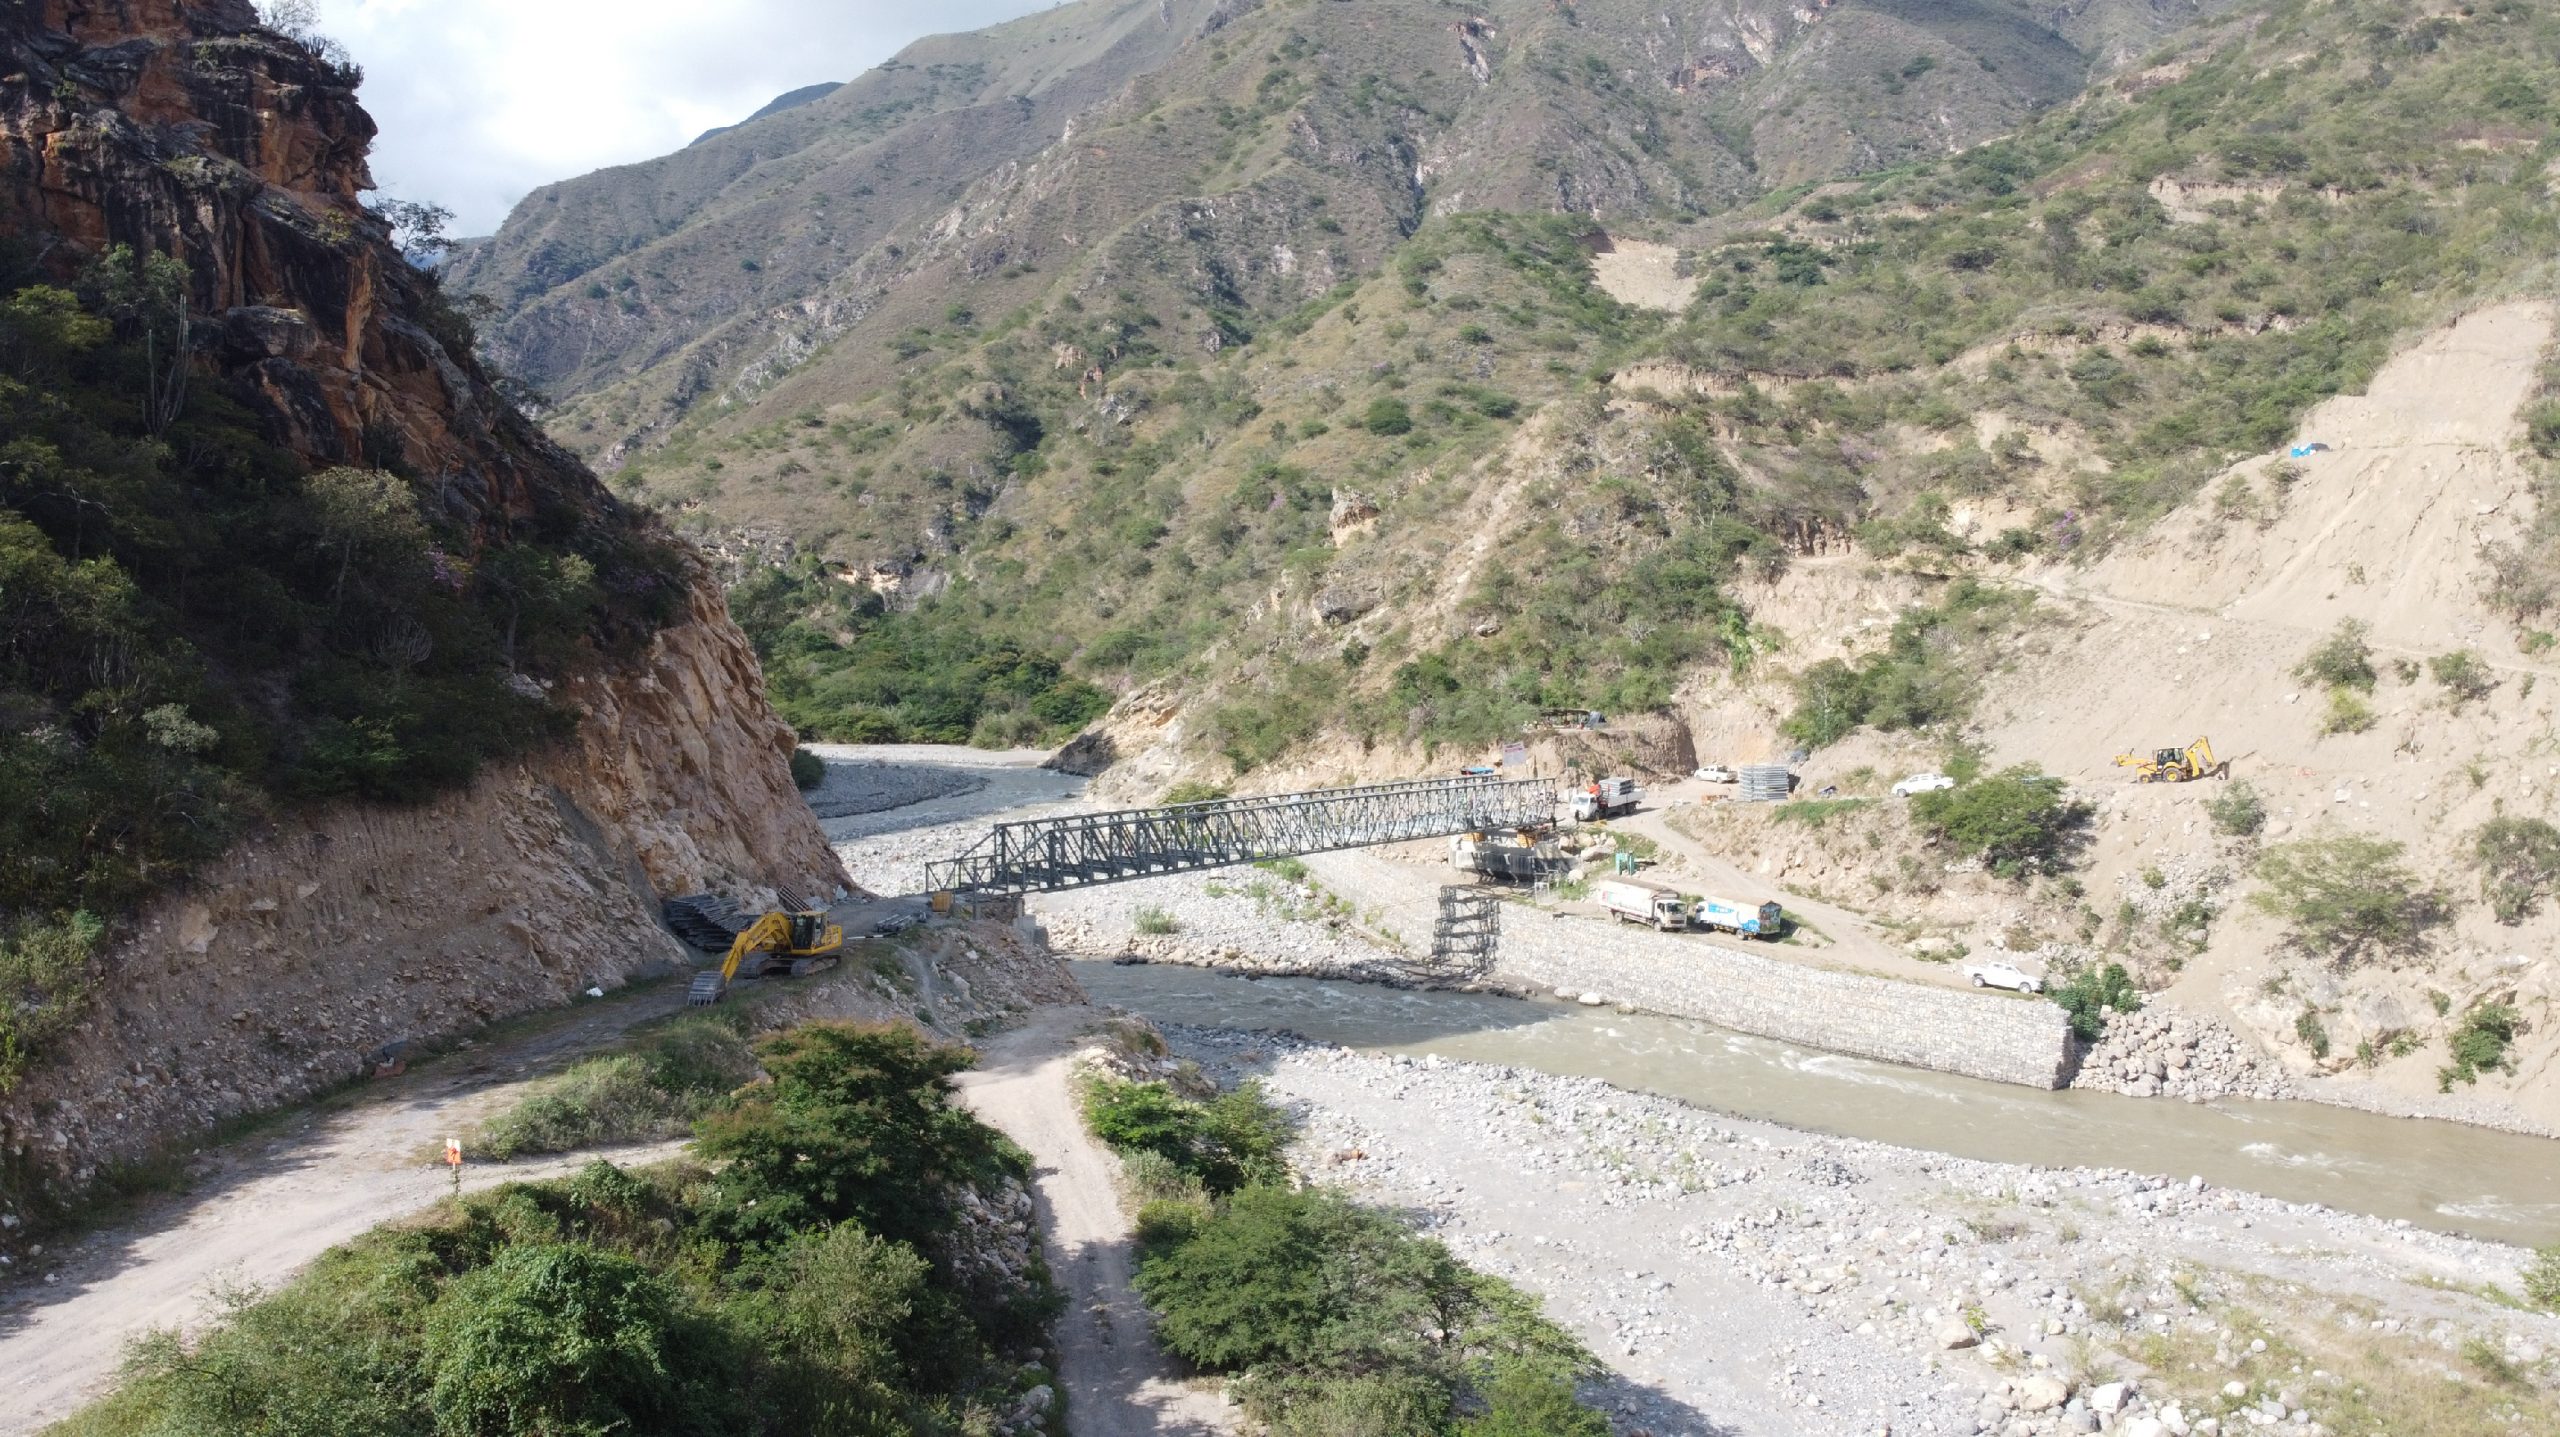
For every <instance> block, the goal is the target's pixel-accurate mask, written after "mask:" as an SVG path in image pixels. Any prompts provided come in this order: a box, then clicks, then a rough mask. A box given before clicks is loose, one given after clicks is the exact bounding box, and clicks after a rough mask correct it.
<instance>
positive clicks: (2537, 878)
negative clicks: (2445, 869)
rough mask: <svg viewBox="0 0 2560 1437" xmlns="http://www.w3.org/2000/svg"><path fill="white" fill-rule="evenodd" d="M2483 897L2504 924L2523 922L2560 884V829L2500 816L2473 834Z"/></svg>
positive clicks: (2473, 844) (2529, 819)
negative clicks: (2556, 884) (2555, 885)
mask: <svg viewBox="0 0 2560 1437" xmlns="http://www.w3.org/2000/svg"><path fill="white" fill-rule="evenodd" d="M2471 858H2472V861H2473V862H2475V863H2477V864H2479V865H2480V896H2481V897H2483V898H2485V899H2487V900H2488V901H2489V910H2490V912H2492V913H2494V914H2496V915H2497V919H2498V921H2499V922H2501V923H2505V924H2509V925H2514V924H2518V923H2522V922H2523V921H2525V920H2526V919H2527V918H2530V917H2532V916H2533V914H2534V910H2535V909H2537V908H2540V907H2541V906H2542V900H2543V899H2544V897H2546V896H2548V895H2549V894H2550V892H2551V890H2552V886H2553V885H2554V884H2555V883H2560V828H2554V827H2552V825H2551V824H2550V823H2548V822H2546V821H2544V820H2542V819H2539V818H2513V817H2506V816H2501V817H2498V818H2493V819H2490V820H2489V821H2488V822H2487V823H2484V824H2482V825H2481V826H2480V831H2479V832H2478V833H2476V834H2474V835H2472V839H2471Z"/></svg>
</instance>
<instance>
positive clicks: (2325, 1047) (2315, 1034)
mask: <svg viewBox="0 0 2560 1437" xmlns="http://www.w3.org/2000/svg"><path fill="white" fill-rule="evenodd" d="M2293 1036H2295V1037H2297V1038H2300V1039H2301V1040H2302V1042H2303V1045H2304V1046H2305V1047H2308V1048H2309V1049H2310V1050H2311V1056H2312V1057H2314V1058H2325V1057H2327V1056H2329V1027H2328V1025H2327V1024H2325V1023H2323V1022H2321V1021H2320V1014H2319V1012H2318V1011H2317V1010H2315V1009H2311V1008H2305V1009H2303V1010H2302V1011H2301V1012H2300V1013H2297V1014H2295V1015H2294V1019H2293Z"/></svg>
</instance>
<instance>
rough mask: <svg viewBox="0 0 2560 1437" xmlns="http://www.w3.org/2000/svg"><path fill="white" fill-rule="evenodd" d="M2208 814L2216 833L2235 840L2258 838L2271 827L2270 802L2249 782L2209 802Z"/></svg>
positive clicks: (2206, 802) (2223, 792) (2231, 786)
mask: <svg viewBox="0 0 2560 1437" xmlns="http://www.w3.org/2000/svg"><path fill="white" fill-rule="evenodd" d="M2204 811H2205V816H2206V817H2207V818H2210V819H2211V820H2213V827H2214V831H2216V832H2218V833H2223V834H2228V835H2229V836H2231V837H2233V838H2254V837H2256V836H2257V834H2258V833H2259V831H2260V830H2262V829H2264V828H2265V827H2266V826H2267V801H2266V800H2265V799H2264V798H2262V797H2260V796H2259V794H2258V790H2257V789H2256V788H2254V787H2252V786H2251V785H2250V783H2249V782H2248V780H2246V779H2243V780H2241V781H2240V782H2238V783H2234V784H2232V785H2230V786H2229V787H2227V788H2225V789H2223V790H2222V792H2220V793H2217V794H2215V795H2214V796H2213V797H2211V798H2209V799H2206V800H2205V803H2204Z"/></svg>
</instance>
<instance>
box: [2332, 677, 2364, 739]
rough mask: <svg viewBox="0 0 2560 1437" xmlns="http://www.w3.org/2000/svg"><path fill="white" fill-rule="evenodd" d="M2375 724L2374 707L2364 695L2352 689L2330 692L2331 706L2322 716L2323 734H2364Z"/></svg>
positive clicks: (2338, 689)
mask: <svg viewBox="0 0 2560 1437" xmlns="http://www.w3.org/2000/svg"><path fill="white" fill-rule="evenodd" d="M2373 724H2374V716H2373V705H2372V704H2371V703H2369V702H2367V701H2366V700H2365V696H2364V695H2362V694H2360V693H2358V692H2356V691H2355V690H2354V689H2350V688H2334V689H2331V690H2329V706H2328V707H2327V708H2326V709H2324V710H2322V711H2321V714H2320V732H2321V733H2322V734H2324V735H2330V736H2334V735H2337V734H2344V733H2363V732H2365V731H2366V730H2367V729H2370V728H2372V727H2373Z"/></svg>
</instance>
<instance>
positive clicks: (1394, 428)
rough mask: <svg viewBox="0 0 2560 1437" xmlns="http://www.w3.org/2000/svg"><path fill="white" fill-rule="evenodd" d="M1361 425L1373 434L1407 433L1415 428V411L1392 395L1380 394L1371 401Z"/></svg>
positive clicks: (1361, 417)
mask: <svg viewBox="0 0 2560 1437" xmlns="http://www.w3.org/2000/svg"><path fill="white" fill-rule="evenodd" d="M1360 426H1361V427H1362V428H1364V429H1366V430H1368V431H1369V432H1370V433H1372V434H1388V435H1393V434H1407V433H1410V432H1412V430H1413V411H1412V410H1411V409H1410V408H1408V407H1406V405H1405V402H1404V401H1403V400H1401V399H1397V398H1395V397H1393V396H1392V395H1383V394H1382V395H1380V396H1378V397H1377V398H1375V399H1372V400H1370V401H1369V409H1368V412H1367V413H1365V414H1363V415H1361V416H1360Z"/></svg>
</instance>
